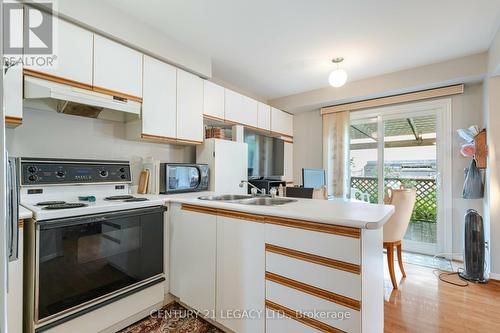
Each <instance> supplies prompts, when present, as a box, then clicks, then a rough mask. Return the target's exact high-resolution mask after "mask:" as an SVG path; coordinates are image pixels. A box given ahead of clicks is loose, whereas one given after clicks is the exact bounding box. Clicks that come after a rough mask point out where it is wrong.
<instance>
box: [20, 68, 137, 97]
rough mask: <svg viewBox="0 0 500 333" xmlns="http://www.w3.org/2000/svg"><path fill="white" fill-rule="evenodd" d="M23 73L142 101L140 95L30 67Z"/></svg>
mask: <svg viewBox="0 0 500 333" xmlns="http://www.w3.org/2000/svg"><path fill="white" fill-rule="evenodd" d="M23 74H24V75H28V76H32V77H36V78H38V79H43V80H47V81H52V82H56V83H61V84H65V85H68V86H71V87H75V88H80V89H85V90H91V91H95V92H98V93H101V94H105V95H110V96H116V97H120V98H125V99H128V100H131V101H135V102H139V103H142V98H141V97H137V96H132V95H128V94H124V93H121V92H118V91H113V90H110V89H106V88H101V87H96V86H92V85H90V84H86V83H82V82H78V81H73V80H69V79H65V78H62V77H59V76H56V75H51V74H46V73H42V72H38V71H34V70H32V69H26V68H25V69H23Z"/></svg>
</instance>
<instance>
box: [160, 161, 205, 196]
mask: <svg viewBox="0 0 500 333" xmlns="http://www.w3.org/2000/svg"><path fill="white" fill-rule="evenodd" d="M207 190H208V165H207V164H187V163H161V164H160V193H161V194H172V193H183V192H198V191H207Z"/></svg>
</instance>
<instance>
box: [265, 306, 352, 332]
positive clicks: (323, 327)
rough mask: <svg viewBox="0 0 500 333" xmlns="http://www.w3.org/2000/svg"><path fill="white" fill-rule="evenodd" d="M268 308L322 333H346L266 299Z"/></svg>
mask: <svg viewBox="0 0 500 333" xmlns="http://www.w3.org/2000/svg"><path fill="white" fill-rule="evenodd" d="M266 308H267V309H270V310H273V311H276V312H279V313H281V314H284V315H285V316H287V317H288V318H290V319H293V320H296V321H298V322H301V323H302V324H304V325H307V326H309V327H312V328H314V329H317V330H319V331H321V332H326V333H331V332H333V333H345V331H342V330H340V329H338V328H335V327H332V326H330V325H327V324H325V323H323V322H321V321H319V320H316V319H314V318H310V317H307V316H305V315H301V314H300V312H298V311H294V310H292V309H289V308H287V307H285V306H283V305H280V304H277V303H274V302H272V301H269V300H267V299H266Z"/></svg>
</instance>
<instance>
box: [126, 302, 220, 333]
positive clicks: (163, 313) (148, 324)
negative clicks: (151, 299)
mask: <svg viewBox="0 0 500 333" xmlns="http://www.w3.org/2000/svg"><path fill="white" fill-rule="evenodd" d="M119 333H223V332H222V331H221V330H219V329H218V328H216V327H215V326H213V325H211V324H209V323H208V322H206V321H205V320H203V319H201V318H200V317H199V316H197V315H196V313H194V312H193V311H190V310H187V309H185V308H184V307H182V306H181V305H179V304H178V303H172V304H169V305H166V306H164V307H163V308H162V309H161V310H159V311H155V312H153V313H152V314H151V315H150V316H149V317H147V318H144V319H143V320H141V321H138V322H136V323H135V324H133V325H131V326H129V327H127V328H125V329H124V330H121V331H120V332H119Z"/></svg>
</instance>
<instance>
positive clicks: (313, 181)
mask: <svg viewBox="0 0 500 333" xmlns="http://www.w3.org/2000/svg"><path fill="white" fill-rule="evenodd" d="M302 185H303V186H304V187H311V188H320V187H322V186H324V185H326V172H325V170H323V169H305V168H303V169H302Z"/></svg>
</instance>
